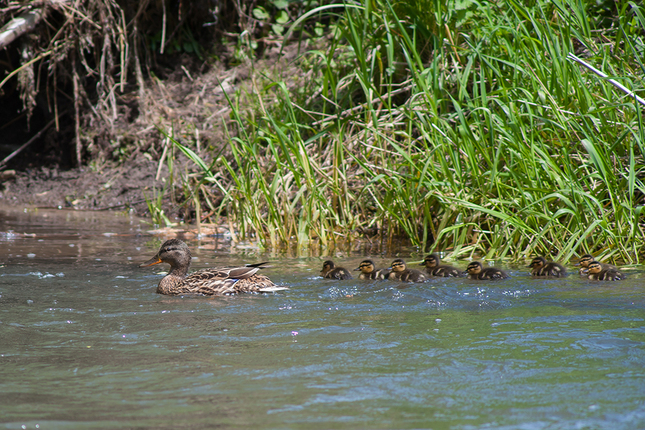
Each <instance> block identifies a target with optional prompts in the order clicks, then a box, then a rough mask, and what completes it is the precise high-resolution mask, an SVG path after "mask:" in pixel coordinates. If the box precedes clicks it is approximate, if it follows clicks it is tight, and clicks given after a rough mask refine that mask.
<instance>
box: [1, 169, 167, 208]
mask: <svg viewBox="0 0 645 430" xmlns="http://www.w3.org/2000/svg"><path fill="white" fill-rule="evenodd" d="M157 167H158V163H155V162H153V161H150V160H147V159H145V158H143V157H140V158H138V159H135V160H132V161H131V162H127V163H124V164H123V165H121V166H117V167H108V168H106V169H104V170H93V169H90V168H88V167H84V168H81V169H74V170H68V171H61V170H59V169H58V168H51V169H50V168H47V167H41V168H39V169H37V170H26V171H24V172H17V173H16V176H15V178H14V179H13V180H8V181H6V182H4V190H1V191H0V202H2V203H6V204H10V205H27V206H37V207H46V208H74V209H82V210H131V211H134V212H135V213H137V214H139V215H145V214H146V213H147V204H146V201H145V198H144V195H145V194H146V191H147V194H148V195H149V198H152V196H153V189H156V190H158V191H159V192H161V190H163V187H164V181H163V179H165V178H166V177H167V175H168V169H167V168H166V167H165V166H162V173H163V174H162V175H160V179H159V180H156V179H155V178H156V175H157Z"/></svg>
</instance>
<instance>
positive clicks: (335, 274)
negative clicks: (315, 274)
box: [320, 260, 353, 280]
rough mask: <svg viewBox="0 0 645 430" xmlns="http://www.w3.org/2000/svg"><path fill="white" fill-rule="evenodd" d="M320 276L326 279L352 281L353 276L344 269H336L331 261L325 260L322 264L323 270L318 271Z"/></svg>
mask: <svg viewBox="0 0 645 430" xmlns="http://www.w3.org/2000/svg"><path fill="white" fill-rule="evenodd" d="M320 276H322V277H323V278H326V279H337V280H344V279H352V278H353V276H352V274H351V273H349V270H347V269H345V268H344V267H336V265H335V264H334V262H333V261H331V260H327V261H325V262H324V263H323V268H322V270H321V271H320Z"/></svg>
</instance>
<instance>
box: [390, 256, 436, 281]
mask: <svg viewBox="0 0 645 430" xmlns="http://www.w3.org/2000/svg"><path fill="white" fill-rule="evenodd" d="M389 269H390V270H391V272H390V274H389V275H388V279H389V280H391V281H396V280H399V281H407V282H424V281H425V280H426V279H427V278H426V275H424V274H423V272H421V271H420V270H415V269H408V268H407V267H406V265H405V261H403V260H401V259H400V258H399V259H396V260H394V261H393V262H392V265H391V266H390V268H389Z"/></svg>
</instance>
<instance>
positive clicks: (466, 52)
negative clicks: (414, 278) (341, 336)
mask: <svg viewBox="0 0 645 430" xmlns="http://www.w3.org/2000/svg"><path fill="white" fill-rule="evenodd" d="M586 3H589V2H585V3H580V2H548V3H541V2H533V3H531V4H530V5H529V6H526V5H524V2H515V1H503V2H484V3H478V2H468V1H465V2H463V1H462V2H452V1H433V2H429V1H427V2H412V1H410V2H397V3H389V2H388V1H387V0H380V1H376V2H365V3H363V4H362V5H349V4H347V5H340V4H339V5H327V6H325V7H321V8H320V9H319V10H314V11H312V13H310V14H308V15H307V16H305V17H303V21H304V20H307V19H314V18H315V17H320V16H321V15H320V14H336V15H333V16H336V17H337V19H336V20H334V21H333V23H334V24H333V25H331V26H330V28H329V31H330V34H333V35H334V36H333V37H332V36H330V38H329V43H328V46H327V47H326V48H325V49H324V50H316V51H310V52H307V53H304V54H303V55H302V57H301V58H300V60H299V61H300V62H301V63H300V64H302V65H303V66H302V67H303V68H305V69H306V70H309V71H310V72H309V73H306V74H304V73H303V74H302V76H301V77H294V76H284V81H282V82H281V81H278V82H271V83H269V84H268V85H262V84H259V83H257V82H261V81H260V80H258V81H257V82H256V85H255V87H254V88H253V90H254V91H253V92H252V94H250V93H249V94H245V95H244V97H245V100H247V101H248V100H250V99H251V100H254V103H253V105H252V106H249V105H248V104H247V105H244V106H243V108H242V106H241V105H240V103H239V100H240V98H239V97H238V98H235V99H232V100H231V106H232V108H233V120H234V121H233V124H234V130H233V129H231V130H229V131H230V136H231V138H230V148H229V149H228V150H227V151H225V152H224V153H221V154H211V155H210V158H208V157H204V158H205V159H209V160H211V161H209V162H208V164H206V162H205V161H203V160H201V159H200V158H199V157H198V156H197V155H196V154H195V153H194V152H192V151H191V150H190V143H188V142H185V143H184V144H182V145H180V144H179V143H178V142H176V144H177V145H178V146H179V147H180V148H181V149H182V150H183V151H184V152H185V153H186V154H188V155H189V156H190V157H191V158H193V160H194V161H195V162H196V163H198V165H199V166H201V172H202V174H201V176H200V180H201V184H202V185H201V186H202V187H203V186H204V185H207V186H208V190H210V191H208V193H204V196H206V194H217V195H218V196H220V198H219V199H218V204H217V207H216V208H214V209H216V210H218V211H219V213H220V214H225V215H226V216H227V217H228V219H229V221H231V222H232V224H233V225H235V226H236V228H237V231H238V232H239V234H240V235H243V236H250V237H256V238H258V239H259V240H260V241H261V242H262V243H264V244H265V245H267V246H278V245H280V244H282V243H286V242H290V241H294V240H295V241H297V242H298V243H300V244H308V243H311V241H315V242H316V243H320V244H322V245H329V244H331V243H334V242H335V241H337V240H339V239H343V240H344V239H350V238H352V237H355V236H356V235H360V234H363V233H366V232H369V233H370V234H371V235H372V236H378V237H380V238H381V239H384V240H385V239H391V238H393V237H400V236H404V237H407V238H409V239H410V241H411V242H412V243H413V244H416V245H419V246H420V247H422V248H423V249H424V250H442V251H443V250H446V251H450V252H452V253H453V256H455V257H459V256H470V255H473V254H479V255H481V256H488V257H495V258H499V257H512V258H523V257H524V256H527V255H534V254H550V255H554V256H557V257H558V258H560V259H563V260H566V259H568V258H570V257H571V256H572V255H574V254H581V253H586V252H595V253H599V252H600V253H603V254H605V255H607V256H609V257H612V258H615V259H621V260H625V261H628V262H635V261H638V260H639V258H640V257H641V255H642V254H643V252H642V249H643V244H644V239H645V237H644V234H643V228H642V220H641V212H642V208H643V196H644V194H645V189H644V186H643V182H642V178H643V165H644V162H643V144H644V139H643V126H642V117H641V109H642V108H643V106H641V105H639V104H638V102H637V100H636V99H635V98H634V94H629V93H625V92H623V91H621V90H618V89H617V88H616V87H615V86H613V85H612V84H611V83H610V82H608V80H606V79H603V78H601V77H599V76H597V75H595V74H593V73H591V72H590V71H589V70H588V69H586V68H584V67H582V66H581V65H580V64H578V63H576V62H574V61H572V60H571V59H568V58H567V57H568V55H569V54H575V55H576V56H578V57H582V58H583V59H584V61H585V62H586V63H588V64H590V65H593V66H594V67H596V68H598V69H601V70H602V71H603V72H604V73H606V74H607V75H609V77H612V78H613V79H615V80H616V81H619V82H620V83H622V84H623V85H624V86H626V87H627V88H628V89H629V90H631V91H633V92H634V93H635V94H640V95H643V81H642V75H643V64H641V62H640V59H641V58H642V57H643V50H644V49H645V46H644V41H643V34H644V30H645V19H644V18H643V11H642V9H641V8H640V7H638V6H636V5H635V4H633V3H629V2H627V1H622V2H605V3H603V4H601V5H600V6H598V5H596V3H594V4H593V8H594V9H591V6H587V9H581V7H582V6H583V5H584V4H586ZM589 4H590V3H589ZM605 6H606V8H609V11H606V10H604V9H603V7H605ZM419 11H424V12H423V13H420V12H419ZM294 80H295V81H294ZM262 82H264V81H262ZM239 96H240V97H241V96H242V95H241V94H240V95H239Z"/></svg>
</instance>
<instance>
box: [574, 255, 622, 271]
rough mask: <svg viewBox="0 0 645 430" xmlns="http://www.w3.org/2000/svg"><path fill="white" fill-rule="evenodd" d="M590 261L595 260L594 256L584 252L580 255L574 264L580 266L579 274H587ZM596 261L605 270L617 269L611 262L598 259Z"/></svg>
mask: <svg viewBox="0 0 645 430" xmlns="http://www.w3.org/2000/svg"><path fill="white" fill-rule="evenodd" d="M592 261H595V258H593V255H591V254H585V255H583V256H582V257H580V260H579V261H578V262H577V263H576V264H574V266H580V270H579V271H580V275H581V276H587V274H588V272H589V264H590V263H591V262H592ZM596 263H599V264H600V265H601V266H602V268H603V270H605V269H613V270H618V268H616V266H612V265H611V264H605V263H600V262H598V261H596Z"/></svg>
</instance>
